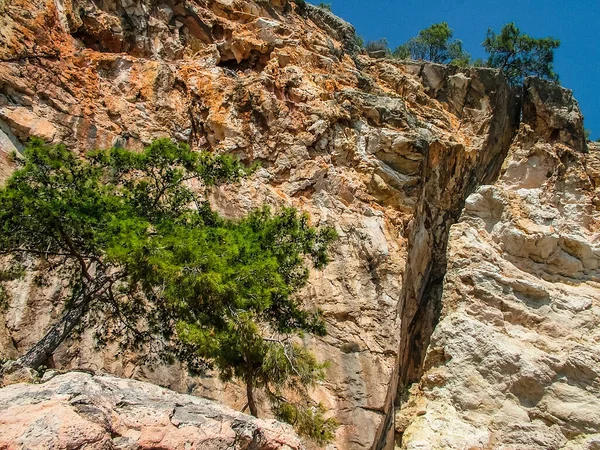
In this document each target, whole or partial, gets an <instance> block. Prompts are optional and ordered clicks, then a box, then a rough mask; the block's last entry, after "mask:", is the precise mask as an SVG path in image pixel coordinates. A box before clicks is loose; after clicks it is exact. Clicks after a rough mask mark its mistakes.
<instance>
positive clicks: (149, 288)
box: [0, 139, 335, 441]
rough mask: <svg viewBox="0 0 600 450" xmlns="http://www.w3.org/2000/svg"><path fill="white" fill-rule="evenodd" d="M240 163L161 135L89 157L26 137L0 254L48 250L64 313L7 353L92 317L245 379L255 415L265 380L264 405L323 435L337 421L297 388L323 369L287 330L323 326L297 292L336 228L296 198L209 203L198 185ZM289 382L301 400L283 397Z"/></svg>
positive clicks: (2, 203)
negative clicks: (245, 207)
mask: <svg viewBox="0 0 600 450" xmlns="http://www.w3.org/2000/svg"><path fill="white" fill-rule="evenodd" d="M248 172H249V170H247V169H245V168H244V167H242V165H241V164H240V163H239V162H238V161H236V160H234V159H232V158H230V157H228V156H223V155H222V156H215V155H212V154H209V153H205V152H193V151H191V150H190V149H189V147H188V146H187V145H185V144H175V143H173V142H171V141H170V140H166V139H160V140H157V141H155V142H154V143H152V145H150V146H149V147H148V148H146V149H145V150H144V151H142V152H139V153H136V152H132V151H128V150H125V149H121V148H113V149H110V150H106V151H96V152H93V153H90V154H89V155H87V156H86V158H78V157H76V156H75V155H74V154H73V153H72V152H70V151H68V150H67V149H66V148H65V147H64V146H62V145H57V146H48V145H46V144H44V143H43V142H42V141H40V140H36V139H34V140H33V141H32V142H31V144H30V145H29V146H28V148H27V149H26V151H25V162H24V164H23V166H22V168H20V169H19V170H17V171H16V172H15V173H14V174H13V176H12V177H11V178H10V179H9V180H8V182H7V184H6V186H5V187H4V188H2V189H0V254H3V255H6V256H8V257H11V258H13V261H14V262H15V267H17V265H18V262H19V260H22V259H23V258H25V257H31V256H35V257H36V258H41V259H44V260H47V261H48V262H49V267H50V269H49V270H50V271H52V270H55V271H56V272H57V276H62V277H66V278H67V279H68V281H69V284H70V290H69V295H68V298H65V299H64V303H65V310H64V314H63V316H62V317H61V318H60V319H59V320H58V321H57V322H56V323H55V324H54V325H53V326H52V327H51V328H50V330H49V331H48V333H47V334H46V335H45V336H44V337H43V338H42V339H41V340H40V341H39V342H38V343H37V344H36V345H35V346H34V347H33V348H32V349H31V350H30V351H28V352H27V353H26V354H25V355H24V356H23V357H22V358H20V360H19V361H18V363H19V364H20V365H24V366H28V367H33V368H36V367H38V366H39V365H41V364H44V363H45V362H46V360H47V359H48V358H49V357H50V356H51V355H52V353H53V352H54V351H55V350H56V348H57V347H58V346H59V345H60V343H61V342H62V341H63V340H64V339H65V338H67V337H68V336H70V335H71V334H72V333H73V330H74V329H75V327H77V326H81V325H82V324H85V325H86V326H93V325H94V326H95V327H96V329H97V333H96V334H97V337H98V339H99V341H100V342H106V341H110V340H114V339H118V340H119V341H120V342H121V344H122V345H124V346H133V347H135V348H137V349H138V350H139V349H146V350H148V346H149V345H155V346H156V345H158V346H159V347H158V350H156V347H153V351H157V352H159V353H160V354H161V355H163V356H165V357H176V358H179V359H180V360H182V361H183V362H185V363H186V364H187V365H188V367H189V368H190V370H201V369H204V368H207V367H211V366H214V367H215V368H217V369H218V370H219V373H220V374H221V376H222V378H223V379H226V380H229V379H232V378H238V379H240V380H242V381H243V382H244V383H245V385H246V390H247V395H248V405H249V407H250V411H251V413H252V414H254V415H258V409H257V406H256V404H255V401H254V390H255V389H256V388H261V389H264V390H265V392H266V393H267V396H268V398H269V399H270V400H271V403H272V405H273V410H274V411H275V413H278V412H279V411H282V410H285V411H287V412H288V413H286V414H280V417H281V418H283V419H287V420H289V421H291V422H295V423H296V425H297V426H299V427H300V428H302V429H303V430H304V432H305V433H307V434H310V435H311V436H312V437H313V438H315V439H317V440H319V439H322V440H323V441H326V440H329V439H331V437H332V433H333V429H334V428H335V422H334V421H333V420H325V419H324V417H323V410H322V408H321V407H320V406H319V405H313V404H312V402H311V401H310V398H309V397H308V392H307V389H308V388H309V387H310V386H312V385H313V384H314V383H315V382H317V381H318V380H320V379H322V377H323V374H324V372H323V369H324V366H323V365H321V364H319V363H318V362H317V361H316V360H315V358H314V357H313V356H312V355H311V354H310V352H309V351H308V350H307V349H306V348H304V347H303V346H302V345H301V344H300V341H299V340H298V339H297V336H298V335H300V334H301V333H302V332H310V333H315V334H318V335H323V334H325V326H324V322H323V319H322V317H321V314H320V312H319V311H318V310H314V311H311V310H308V309H306V308H303V307H302V305H300V304H299V303H298V301H297V300H296V297H295V296H294V294H295V293H296V292H297V291H298V290H299V289H300V288H302V287H303V286H304V285H305V284H306V282H307V280H308V273H309V264H310V265H312V266H313V267H315V268H317V269H320V268H322V267H324V266H325V265H326V264H327V262H328V259H329V258H328V248H329V245H330V243H331V242H332V241H333V239H334V238H335V232H334V231H333V230H332V229H331V228H327V227H325V228H315V227H312V226H310V224H309V219H308V217H307V216H306V215H302V214H299V213H298V212H297V211H296V210H295V209H293V208H284V209H282V210H281V211H280V212H278V213H272V212H271V211H270V210H269V209H268V208H260V209H258V210H256V211H253V212H251V213H250V214H249V215H248V216H247V217H245V218H242V219H239V220H228V219H225V218H223V217H221V216H220V215H219V214H217V213H216V212H215V211H213V210H212V209H211V207H210V204H209V202H208V200H207V193H208V191H207V189H208V188H209V187H211V186H215V185H219V184H223V183H232V182H235V181H237V180H239V179H240V178H241V177H244V176H246V175H247V174H248ZM84 319H85V321H84ZM94 319H95V320H94ZM158 337H160V339H158ZM292 391H293V392H295V394H294V395H295V397H294V398H295V399H299V400H297V401H295V402H290V401H288V400H287V399H286V397H285V395H286V393H287V392H292ZM297 394H300V395H297ZM290 410H295V411H297V414H296V416H292V415H290V414H289V411H290ZM311 411H312V412H311ZM300 424H301V425H302V426H300Z"/></svg>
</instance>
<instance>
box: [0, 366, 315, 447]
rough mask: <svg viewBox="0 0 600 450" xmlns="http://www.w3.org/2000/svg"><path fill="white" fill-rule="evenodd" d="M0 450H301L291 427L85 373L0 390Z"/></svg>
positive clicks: (152, 387)
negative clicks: (0, 449) (83, 449)
mask: <svg viewBox="0 0 600 450" xmlns="http://www.w3.org/2000/svg"><path fill="white" fill-rule="evenodd" d="M0 448H2V449H7V450H12V449H20V448H23V449H25V448H26V449H32V450H33V449H39V450H42V449H44V450H46V449H56V450H63V449H76V448H85V449H90V450H92V449H93V450H95V449H98V450H100V449H102V450H104V449H121V450H128V449H131V450H134V449H135V450H138V449H157V448H160V449H163V450H186V449H197V450H221V449H222V450H225V449H228V450H303V449H304V446H303V445H302V443H301V441H300V439H299V438H298V436H296V434H295V433H294V431H293V430H292V428H291V427H290V426H289V425H283V424H281V423H279V422H276V421H274V420H259V419H256V418H254V417H252V416H247V415H245V414H241V413H239V412H236V411H234V410H232V409H230V408H227V407H226V406H223V405H219V404H218V403H215V402H211V401H209V400H206V399H203V398H198V397H194V396H191V395H182V394H178V393H176V392H173V391H169V390H167V389H164V388H161V387H159V386H156V385H153V384H150V383H142V382H140V381H133V380H124V379H121V378H115V377H111V376H92V375H89V374H86V373H81V372H71V373H67V374H64V375H57V376H54V377H53V378H51V379H50V380H49V381H46V382H45V383H42V384H23V383H21V384H13V385H11V386H8V387H5V388H3V389H0Z"/></svg>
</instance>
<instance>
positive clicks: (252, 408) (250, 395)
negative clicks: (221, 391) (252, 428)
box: [246, 376, 258, 417]
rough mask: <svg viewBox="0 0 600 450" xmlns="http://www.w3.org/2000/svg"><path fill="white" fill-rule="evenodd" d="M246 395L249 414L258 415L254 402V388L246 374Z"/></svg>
mask: <svg viewBox="0 0 600 450" xmlns="http://www.w3.org/2000/svg"><path fill="white" fill-rule="evenodd" d="M246 396H247V397H248V407H249V408H250V414H252V415H253V416H254V417H258V409H257V408H256V403H254V390H253V386H252V378H251V377H250V376H248V377H247V378H246Z"/></svg>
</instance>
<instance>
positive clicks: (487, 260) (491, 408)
mask: <svg viewBox="0 0 600 450" xmlns="http://www.w3.org/2000/svg"><path fill="white" fill-rule="evenodd" d="M583 137H584V131H583V125H582V117H581V114H580V112H579V109H578V107H577V103H576V102H575V101H574V100H573V99H572V97H571V93H570V92H569V91H567V90H565V89H562V88H559V87H556V86H554V85H552V84H549V83H546V82H542V81H540V80H528V81H527V83H526V90H525V95H524V104H523V122H522V124H521V126H520V129H519V133H518V135H517V137H516V139H515V140H514V142H513V143H512V145H511V148H510V151H509V154H508V156H507V158H506V160H505V161H504V165H503V167H502V173H501V176H500V177H499V179H498V180H497V181H496V182H495V183H493V184H491V185H484V186H480V187H479V188H478V189H477V190H476V191H475V192H474V193H473V194H472V195H470V196H469V197H468V198H467V201H466V204H465V208H464V210H463V213H462V216H461V219H460V221H459V223H457V224H455V225H453V226H452V227H451V230H450V237H449V242H448V251H447V261H448V271H447V274H446V278H445V281H444V286H443V296H442V307H443V310H442V314H441V315H442V318H441V321H440V322H439V324H438V325H437V327H436V329H435V332H434V333H433V337H432V340H431V343H430V346H429V348H428V349H427V352H426V353H427V355H426V359H425V369H426V372H425V374H424V375H423V377H422V378H421V381H420V383H419V385H417V386H415V387H413V389H412V394H413V395H412V397H411V399H410V400H409V401H408V402H407V403H405V406H404V408H403V409H401V410H400V412H399V413H398V420H397V429H398V431H399V432H401V433H403V439H402V448H405V449H417V448H419V449H420V448H432V449H463V448H511V449H540V450H541V449H563V448H568V449H594V448H599V446H600V416H599V415H598V411H600V395H599V394H600V271H599V270H598V268H599V266H600V211H599V208H598V206H599V205H600V202H599V200H600V189H599V188H600V184H599V183H598V176H599V174H600V146H598V145H597V144H590V145H589V149H586V146H585V140H584V138H583ZM417 412H418V415H417Z"/></svg>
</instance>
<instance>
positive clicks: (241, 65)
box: [217, 50, 271, 72]
mask: <svg viewBox="0 0 600 450" xmlns="http://www.w3.org/2000/svg"><path fill="white" fill-rule="evenodd" d="M270 59H271V51H269V52H266V53H261V52H260V51H258V50H250V55H249V56H248V57H247V58H244V59H242V60H240V61H238V60H237V59H236V58H234V57H226V56H222V57H221V60H220V61H219V62H218V64H217V66H219V67H222V68H223V69H229V70H232V71H234V72H245V71H246V70H252V71H254V72H262V71H263V70H264V69H265V67H266V66H267V64H268V63H269V60H270Z"/></svg>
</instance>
